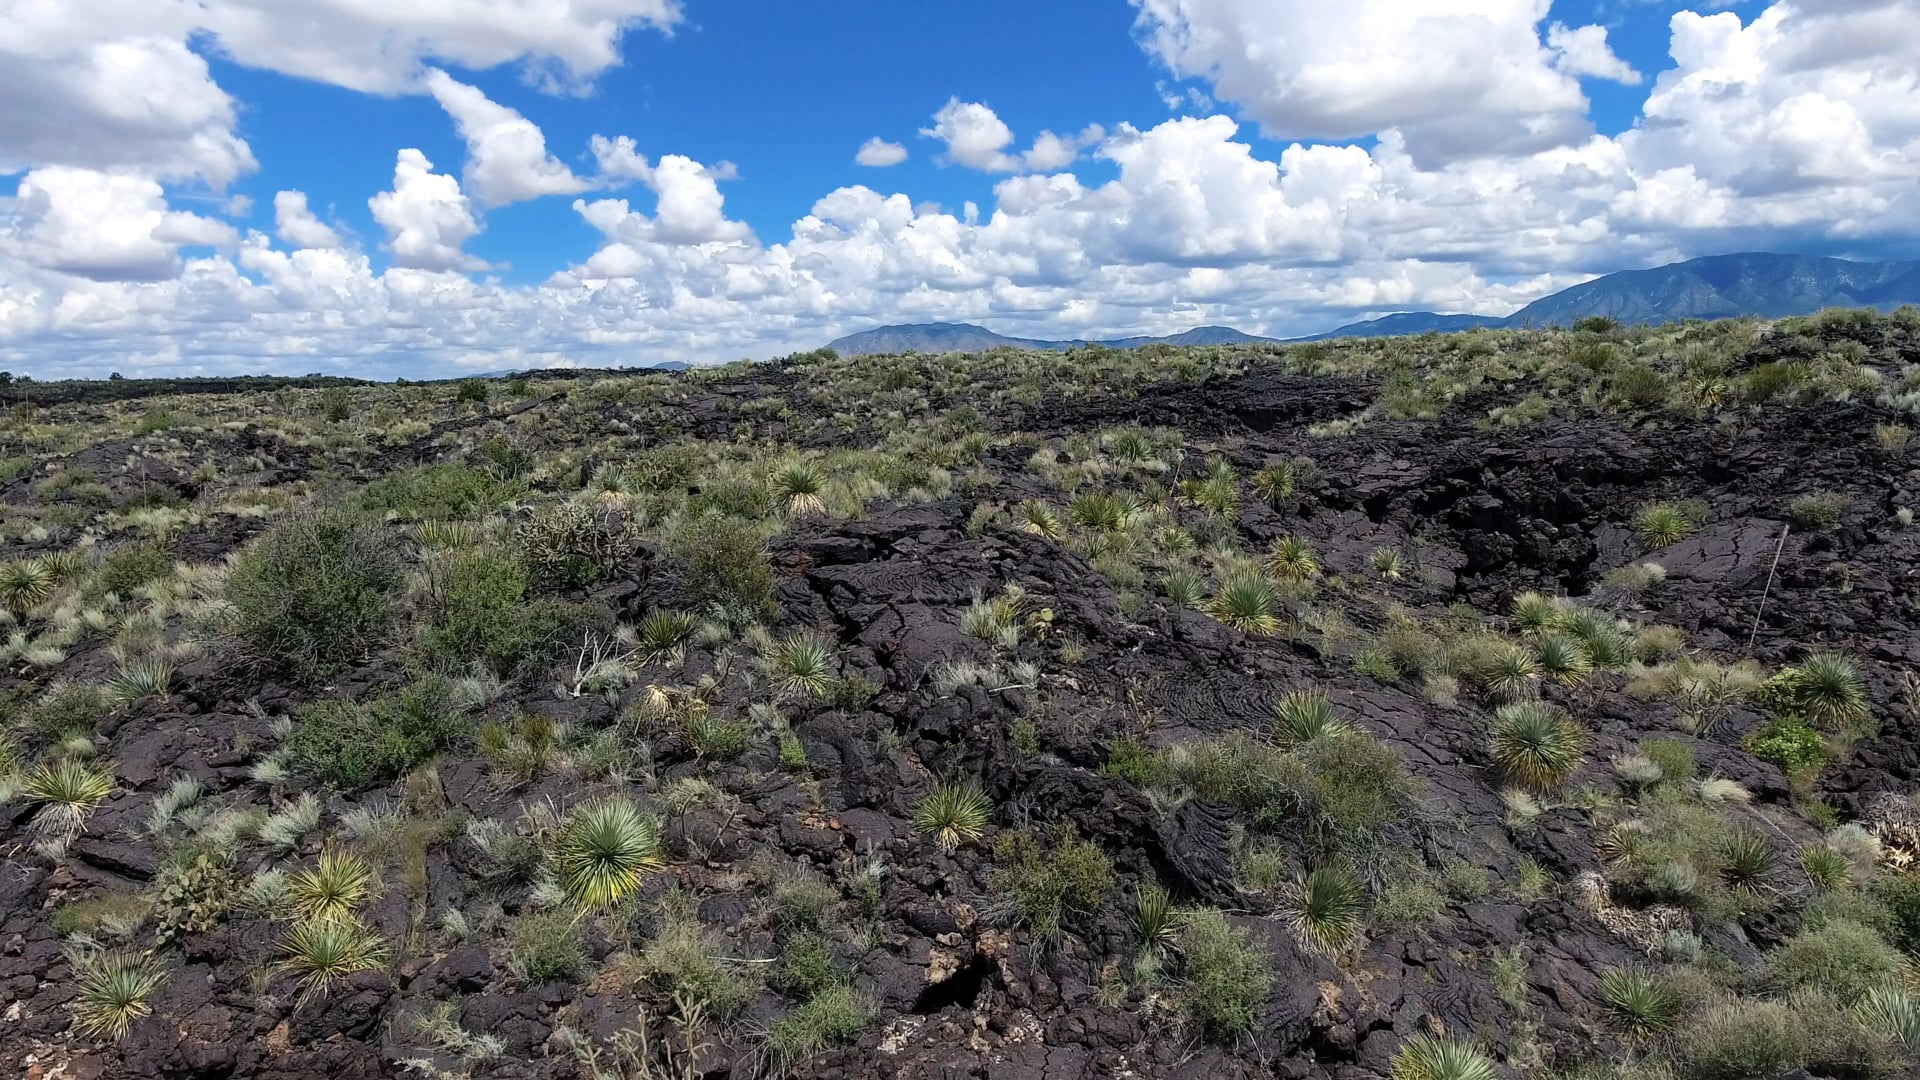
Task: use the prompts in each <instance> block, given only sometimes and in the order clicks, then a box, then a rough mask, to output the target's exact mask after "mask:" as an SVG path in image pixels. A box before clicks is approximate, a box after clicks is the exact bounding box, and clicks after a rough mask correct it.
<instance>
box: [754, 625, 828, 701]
mask: <svg viewBox="0 0 1920 1080" xmlns="http://www.w3.org/2000/svg"><path fill="white" fill-rule="evenodd" d="M766 659H767V668H768V670H769V671H770V672H771V673H772V675H773V677H774V679H775V680H776V681H778V682H779V684H780V687H781V689H783V690H792V691H798V692H800V693H804V694H807V695H808V696H810V697H824V696H825V695H826V693H827V692H828V691H829V690H832V689H833V642H831V641H829V640H828V639H827V638H826V637H825V636H824V635H822V634H816V633H812V632H809V631H806V630H801V631H797V632H795V633H792V634H789V635H787V636H786V637H783V638H781V639H780V640H778V641H776V642H774V643H773V645H772V646H771V647H770V648H769V649H768V650H767V654H766Z"/></svg>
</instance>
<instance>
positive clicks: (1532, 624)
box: [1513, 591, 1566, 634]
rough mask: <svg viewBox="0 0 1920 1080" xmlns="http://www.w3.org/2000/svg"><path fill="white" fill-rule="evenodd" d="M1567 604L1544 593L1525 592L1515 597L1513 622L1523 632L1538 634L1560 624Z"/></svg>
mask: <svg viewBox="0 0 1920 1080" xmlns="http://www.w3.org/2000/svg"><path fill="white" fill-rule="evenodd" d="M1565 616H1566V605H1565V604H1563V603H1562V602H1561V601H1560V600H1559V599H1558V598H1556V597H1552V596H1548V595H1546V594H1544V593H1537V592H1531V591H1529V592H1523V593H1521V594H1519V595H1518V596H1515V597H1514V598H1513V624H1514V626H1516V627H1518V628H1519V630H1520V632H1521V633H1523V634H1538V633H1541V632H1543V631H1547V630H1552V629H1554V628H1555V627H1557V626H1559V625H1560V621H1561V619H1563V618H1564V617H1565Z"/></svg>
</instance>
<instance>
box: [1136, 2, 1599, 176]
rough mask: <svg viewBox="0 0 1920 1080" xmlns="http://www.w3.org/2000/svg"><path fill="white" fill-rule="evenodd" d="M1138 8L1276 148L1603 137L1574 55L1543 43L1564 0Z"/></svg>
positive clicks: (1146, 28) (1172, 59)
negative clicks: (1384, 138)
mask: <svg viewBox="0 0 1920 1080" xmlns="http://www.w3.org/2000/svg"><path fill="white" fill-rule="evenodd" d="M1132 2H1133V3H1134V5H1135V6H1136V7H1137V8H1138V9H1139V16H1138V19H1137V23H1136V27H1137V29H1138V31H1139V33H1140V36H1141V41H1142V43H1143V45H1144V46H1145V47H1146V48H1147V49H1148V51H1149V52H1150V53H1152V54H1153V55H1154V56H1155V57H1157V58H1158V59H1159V60H1160V61H1161V62H1162V63H1164V64H1166V65H1167V67H1168V69H1170V70H1171V71H1172V72H1173V73H1174V74H1176V75H1178V76H1181V77H1183V78H1198V79H1204V80H1207V81H1208V82H1210V83H1211V84H1212V86H1213V96H1214V97H1216V98H1220V99H1222V100H1225V101H1229V102H1232V103H1234V104H1235V105H1238V106H1239V107H1240V108H1241V109H1242V110H1244V112H1245V114H1246V115H1247V116H1248V117H1250V118H1252V119H1254V120H1256V121H1258V122H1259V123H1260V125H1261V126H1262V128H1264V129H1265V130H1266V132H1267V133H1268V134H1269V135H1271V136H1273V137H1275V138H1283V139H1349V138H1358V137H1361V136H1365V135H1371V134H1375V133H1378V132H1381V131H1385V130H1387V129H1389V128H1396V129H1399V130H1400V131H1402V132H1403V133H1404V134H1405V135H1406V138H1407V142H1408V146H1409V147H1410V148H1411V149H1412V150H1413V152H1414V153H1415V154H1416V156H1418V157H1420V158H1421V159H1422V160H1427V161H1436V162H1437V161H1445V160H1451V159H1455V158H1459V157H1463V156H1470V155H1473V154H1480V153H1489V152H1506V153H1521V152H1531V151H1535V150H1542V149H1546V148H1549V147H1553V146H1560V145H1567V144H1569V143H1572V142H1577V141H1578V140H1579V139H1581V138H1583V137H1584V136H1585V135H1586V133H1587V132H1588V131H1589V130H1590V125H1589V124H1588V122H1587V119H1586V110H1587V99H1586V96H1585V95H1584V94H1583V93H1582V92H1581V90H1580V85H1579V82H1578V81H1577V80H1576V79H1575V78H1574V77H1573V76H1572V75H1570V74H1568V73H1567V72H1566V71H1564V70H1561V69H1560V68H1559V67H1556V65H1555V60H1556V58H1557V57H1558V56H1563V55H1565V54H1564V53H1556V52H1555V51H1554V50H1553V49H1551V48H1549V47H1548V46H1547V44H1546V43H1545V42H1543V41H1542V40H1541V38H1540V23H1541V22H1542V21H1543V20H1544V19H1545V18H1546V16H1547V11H1548V8H1549V7H1550V4H1551V0H1348V2H1344V3H1338V4H1328V3H1324V2H1322V0H1132ZM1582 32H1583V31H1581V30H1576V31H1572V32H1571V33H1574V34H1579V33H1582Z"/></svg>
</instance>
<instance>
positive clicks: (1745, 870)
mask: <svg viewBox="0 0 1920 1080" xmlns="http://www.w3.org/2000/svg"><path fill="white" fill-rule="evenodd" d="M1778 864H1779V856H1777V855H1776V854H1774V850H1773V845H1772V844H1771V843H1769V842H1768V841H1767V838H1766V836H1765V835H1764V834H1762V833H1760V832H1758V831H1756V830H1754V829H1739V830H1737V831H1735V832H1734V833H1733V834H1732V835H1731V836H1729V837H1728V838H1727V841H1726V843H1725V844H1724V845H1722V846H1721V848H1720V858H1719V869H1720V880H1721V881H1724V882H1726V884H1727V887H1728V888H1731V889H1736V890H1739V891H1742V892H1749V893H1757V892H1764V891H1766V890H1767V889H1768V888H1770V887H1771V886H1772V884H1773V876H1774V870H1775V869H1776V867H1777V866H1778Z"/></svg>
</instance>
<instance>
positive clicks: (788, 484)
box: [772, 461, 827, 517]
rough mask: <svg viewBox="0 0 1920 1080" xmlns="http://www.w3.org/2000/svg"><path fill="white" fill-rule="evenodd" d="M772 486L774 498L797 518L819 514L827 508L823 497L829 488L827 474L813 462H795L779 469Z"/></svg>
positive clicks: (774, 475)
mask: <svg viewBox="0 0 1920 1080" xmlns="http://www.w3.org/2000/svg"><path fill="white" fill-rule="evenodd" d="M772 486H773V494H774V497H775V498H776V499H779V500H780V503H781V505H783V506H785V507H786V509H787V513H789V514H791V515H793V516H795V517H801V516H804V515H807V514H818V513H821V512H823V511H825V510H826V508H827V502H826V500H825V499H824V498H822V497H821V496H822V493H823V492H824V491H825V490H826V487H827V476H826V473H825V472H823V471H822V470H821V469H820V467H819V466H817V465H814V464H813V463H811V462H806V461H801V462H795V463H794V464H792V465H788V466H786V467H785V468H782V469H779V470H778V471H776V472H775V473H774V474H773V483H772Z"/></svg>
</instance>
